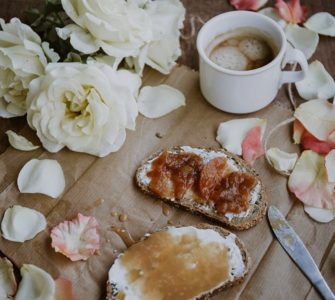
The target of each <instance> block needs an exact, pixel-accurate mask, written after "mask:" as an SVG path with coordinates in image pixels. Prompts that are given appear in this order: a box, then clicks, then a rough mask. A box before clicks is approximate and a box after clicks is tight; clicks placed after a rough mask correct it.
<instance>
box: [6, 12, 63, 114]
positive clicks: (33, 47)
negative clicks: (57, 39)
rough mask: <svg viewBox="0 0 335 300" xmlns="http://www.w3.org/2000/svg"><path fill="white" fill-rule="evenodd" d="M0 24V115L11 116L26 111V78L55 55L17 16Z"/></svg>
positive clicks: (35, 75)
mask: <svg viewBox="0 0 335 300" xmlns="http://www.w3.org/2000/svg"><path fill="white" fill-rule="evenodd" d="M0 25H1V28H2V30H1V31H0V117H3V118H11V117H16V116H22V115H24V114H26V110H27V108H26V97H27V92H28V85H29V83H30V81H31V80H33V79H35V78H36V77H38V76H40V75H42V74H43V73H44V68H45V66H46V65H47V63H48V59H49V60H51V61H57V60H58V59H59V56H58V54H56V53H55V52H53V51H52V50H51V49H49V45H48V43H42V41H41V39H40V37H39V36H38V35H37V34H36V33H35V32H34V31H33V30H32V29H31V28H30V27H29V26H28V25H25V24H23V23H21V22H20V20H19V19H16V18H14V19H12V20H11V21H10V23H7V24H6V23H5V21H4V20H3V19H0Z"/></svg>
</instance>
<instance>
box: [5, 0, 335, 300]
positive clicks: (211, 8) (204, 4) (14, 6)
mask: <svg viewBox="0 0 335 300" xmlns="http://www.w3.org/2000/svg"><path fill="white" fill-rule="evenodd" d="M43 2H44V1H42V0H38V1H37V0H1V2H0V17H3V18H5V19H6V20H9V18H11V17H14V16H17V17H20V16H22V15H23V12H24V10H25V9H26V8H27V7H31V6H34V7H36V6H38V5H41V4H42V3H43ZM183 3H184V5H185V7H186V9H187V17H186V21H185V29H184V31H183V38H182V48H183V55H182V57H181V58H180V60H179V62H180V63H181V64H185V65H187V66H188V67H191V68H193V69H197V67H198V57H197V52H196V48H195V40H196V32H197V31H198V30H199V29H200V27H201V25H202V23H203V22H205V21H207V20H208V19H210V18H211V17H213V16H215V15H217V14H219V13H222V12H225V11H227V10H231V7H230V6H229V5H228V4H227V1H225V0H201V1H195V0H183ZM304 3H305V4H307V5H308V7H309V9H310V13H311V14H312V13H315V12H319V11H327V12H330V13H332V14H333V15H335V2H334V1H332V0H322V1H312V0H309V1H307V0H306V1H304ZM334 53H335V38H334V39H331V38H328V37H321V39H320V44H319V46H318V49H317V52H316V53H315V55H314V57H313V58H312V60H314V59H318V60H320V61H321V62H322V63H323V64H324V65H325V66H326V68H327V70H328V71H329V72H330V73H331V74H332V75H333V76H334V77H335V64H334V60H333V56H334ZM277 101H278V102H279V103H280V104H281V105H284V106H285V105H286V106H288V104H287V103H288V100H287V97H286V95H285V92H284V91H281V92H280V94H279V96H278V99H277ZM25 124H26V120H25V118H24V117H21V118H14V119H0V154H1V153H4V152H5V150H6V149H7V148H8V146H9V144H8V141H7V137H6V135H5V131H6V130H7V129H12V130H14V131H19V130H21V129H22V128H23V127H24V125H25ZM0 160H1V157H0ZM0 162H1V161H0ZM0 192H2V191H1V190H0ZM2 206H3V205H2V203H0V207H2ZM297 214H299V211H298V210H296V209H293V208H292V209H291V210H289V212H288V219H289V220H290V219H294V217H296V215H297ZM300 217H301V218H305V219H306V218H307V217H306V216H305V215H303V216H302V215H301V216H300ZM303 222H305V221H303ZM293 223H294V225H296V226H297V227H299V226H300V227H301V224H300V225H299V224H297V223H296V221H293ZM308 224H311V223H310V222H308ZM333 225H334V223H333ZM306 226H310V225H306ZM333 227H334V226H333ZM329 228H331V226H330V225H329V224H328V225H318V224H316V223H315V225H313V226H310V227H308V229H309V230H310V231H309V232H305V233H304V234H303V236H302V239H303V240H304V241H305V243H306V245H307V247H308V248H309V249H310V250H311V252H312V255H313V256H314V257H315V259H316V261H317V262H318V264H319V266H320V268H321V270H322V273H323V274H324V275H325V278H326V279H327V281H328V282H329V283H330V284H332V285H333V286H332V287H333V289H334V287H335V246H334V242H335V234H334V232H335V231H334V229H329ZM320 233H321V234H322V235H321V236H320ZM319 248H320V249H322V250H320V251H318V249H319ZM281 251H282V249H281V248H280V247H278V245H277V243H271V245H270V246H269V248H268V250H267V251H266V252H265V253H264V256H263V258H262V260H261V261H260V262H259V264H258V266H257V269H256V270H255V271H254V275H253V276H252V277H251V278H250V280H248V282H247V283H246V285H245V288H244V290H242V291H240V292H239V295H238V296H240V298H241V299H254V296H255V295H256V294H258V295H259V296H263V299H264V297H265V295H270V294H271V292H270V293H269V291H271V286H268V285H267V283H268V282H270V283H273V282H275V280H273V278H272V279H271V277H276V276H277V274H276V272H277V268H278V266H279V265H280V264H290V266H291V265H292V273H288V274H287V277H289V278H290V280H292V281H293V282H295V283H296V289H301V294H300V295H301V298H300V299H318V298H319V296H318V295H317V294H316V292H315V290H314V289H313V288H311V286H310V284H309V283H308V282H307V281H306V279H305V278H304V277H303V276H302V275H301V273H300V272H297V271H296V270H295V266H294V265H293V264H292V263H291V262H290V260H288V259H287V257H286V254H281V255H279V256H278V257H281V258H283V261H280V260H279V261H278V260H271V255H269V254H270V253H276V254H278V252H281ZM284 259H285V260H284ZM269 264H271V267H272V270H273V271H272V272H271V273H269V272H267V271H266V270H267V268H268V266H269ZM278 269H279V268H278ZM286 269H287V268H286ZM279 273H280V271H279ZM278 278H280V274H278ZM278 284H280V282H279V283H278ZM290 288H291V289H292V287H290ZM283 289H285V286H283ZM284 294H285V293H284ZM238 296H232V295H231V294H230V297H229V299H234V298H237V297H238ZM260 298H262V297H260ZM286 298H288V299H290V297H289V294H286ZM273 299H280V298H278V295H277V296H276V295H274V297H273ZM90 300H91V299H90ZM92 300H93V299H92Z"/></svg>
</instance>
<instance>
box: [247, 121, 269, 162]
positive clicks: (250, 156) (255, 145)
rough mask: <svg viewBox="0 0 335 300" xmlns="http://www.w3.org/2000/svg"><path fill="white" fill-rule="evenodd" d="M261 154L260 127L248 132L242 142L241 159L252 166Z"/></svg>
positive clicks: (262, 152)
mask: <svg viewBox="0 0 335 300" xmlns="http://www.w3.org/2000/svg"><path fill="white" fill-rule="evenodd" d="M263 154H264V147H263V144H262V127H260V126H257V127H254V128H251V129H250V130H249V131H248V133H247V135H246V136H245V138H244V140H243V142H242V158H243V159H244V160H245V161H247V162H248V163H251V164H252V163H253V162H254V161H255V160H256V159H257V158H258V157H260V156H262V155H263Z"/></svg>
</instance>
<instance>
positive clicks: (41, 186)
mask: <svg viewBox="0 0 335 300" xmlns="http://www.w3.org/2000/svg"><path fill="white" fill-rule="evenodd" d="M17 185H18V187H19V191H20V192H21V193H40V194H45V195H47V196H50V197H52V198H57V197H59V196H60V195H61V194H62V193H63V191H64V188H65V178H64V173H63V170H62V167H61V166H60V164H59V163H58V162H57V161H56V160H52V159H43V160H38V159H32V160H30V161H28V162H27V163H26V164H25V165H24V166H23V168H22V169H21V171H20V173H19V176H18V178H17Z"/></svg>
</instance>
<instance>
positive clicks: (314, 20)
mask: <svg viewBox="0 0 335 300" xmlns="http://www.w3.org/2000/svg"><path fill="white" fill-rule="evenodd" d="M304 26H305V27H306V28H308V29H310V30H312V31H314V32H317V33H318V34H323V35H329V36H335V17H334V16H333V15H331V14H330V13H327V12H320V13H317V14H315V15H313V16H311V17H310V18H309V19H308V20H307V21H306V22H305V24H304Z"/></svg>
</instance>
